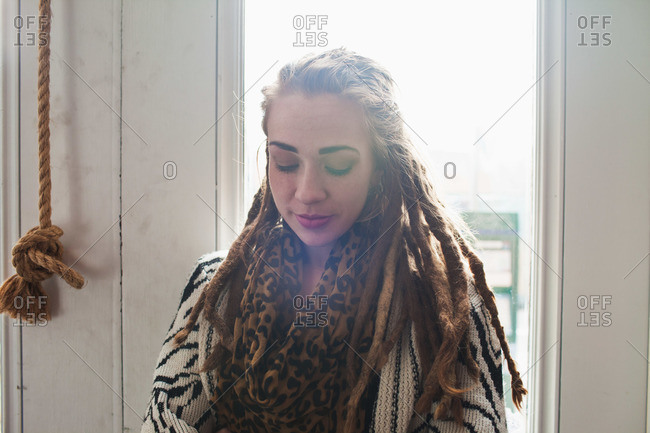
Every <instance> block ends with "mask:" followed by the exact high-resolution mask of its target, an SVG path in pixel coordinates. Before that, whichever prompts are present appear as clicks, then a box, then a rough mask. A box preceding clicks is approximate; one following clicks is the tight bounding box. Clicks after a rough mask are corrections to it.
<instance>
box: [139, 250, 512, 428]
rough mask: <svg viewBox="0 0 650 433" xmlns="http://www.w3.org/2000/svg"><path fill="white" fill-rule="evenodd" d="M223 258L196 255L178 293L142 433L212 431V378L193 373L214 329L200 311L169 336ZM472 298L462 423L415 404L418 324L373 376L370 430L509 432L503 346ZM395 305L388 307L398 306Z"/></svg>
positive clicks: (211, 344)
mask: <svg viewBox="0 0 650 433" xmlns="http://www.w3.org/2000/svg"><path fill="white" fill-rule="evenodd" d="M225 255H226V252H225V251H216V252H212V253H209V254H206V255H204V256H201V258H199V260H198V261H197V263H196V266H195V268H194V271H193V272H192V274H191V276H190V278H189V281H188V283H187V285H186V286H185V289H184V290H183V294H182V298H181V301H180V305H179V308H178V311H177V313H176V316H175V317H174V320H173V322H172V324H171V326H170V328H169V330H168V332H167V336H166V338H165V340H164V342H163V346H162V350H161V352H160V355H159V357H158V363H157V366H156V370H155V372H154V381H153V392H152V395H151V399H150V401H149V404H148V406H147V410H146V414H145V419H144V424H143V426H142V431H141V433H153V432H156V433H157V432H175V433H180V432H184V433H216V430H215V427H216V420H215V414H214V411H213V410H212V409H211V402H210V400H209V396H210V395H213V393H214V388H213V385H212V384H213V383H214V382H213V377H212V374H211V373H210V372H207V373H200V374H199V373H198V370H199V368H200V366H201V365H203V362H204V361H205V359H206V356H207V355H208V354H209V353H210V349H211V348H212V347H214V344H216V335H215V332H214V329H213V328H212V327H211V326H210V325H209V323H208V322H207V321H206V320H205V319H204V318H203V315H201V316H200V318H199V320H198V321H197V324H196V325H195V326H194V328H193V330H192V332H191V333H190V334H189V336H188V338H187V340H186V341H185V342H184V343H183V344H182V345H181V346H180V347H178V348H176V347H174V345H173V337H174V335H175V334H176V333H177V332H178V330H180V329H181V328H183V327H184V325H185V324H186V323H187V318H188V316H189V314H190V312H191V310H192V307H193V306H194V304H195V303H196V300H197V299H198V296H199V294H200V293H201V290H202V289H203V287H204V286H205V285H206V284H207V283H208V282H209V281H210V279H211V278H212V276H213V275H214V274H215V272H216V270H217V268H218V266H219V263H221V262H222V261H223V259H224V258H225ZM227 296H228V292H227V291H225V292H224V294H223V295H222V296H221V297H220V299H219V302H218V303H217V305H216V307H215V308H217V309H218V310H219V311H220V312H221V313H223V310H224V308H225V305H226V302H225V301H226V300H227ZM469 297H470V304H471V321H470V329H469V332H470V343H471V351H472V355H473V356H474V358H475V359H476V360H477V361H478V365H479V367H480V370H481V374H480V383H479V384H478V385H477V386H475V387H474V388H473V389H472V390H471V391H469V392H466V393H465V395H464V396H463V413H464V426H463V427H461V426H459V425H458V424H456V423H455V422H452V421H441V420H434V419H433V414H434V412H435V409H436V407H437V405H438V403H437V402H434V403H433V405H432V407H431V411H430V412H429V413H428V414H426V416H424V417H422V416H420V415H418V414H417V413H415V411H414V409H413V407H414V405H415V402H416V401H417V398H418V397H419V394H418V389H419V383H420V381H421V377H420V376H421V374H422V372H421V371H420V357H419V354H418V351H417V346H416V343H415V341H416V340H415V328H414V327H412V326H406V327H405V329H404V332H403V333H402V336H401V337H400V339H399V341H398V343H397V344H396V345H395V347H394V348H393V351H392V352H391V354H390V357H389V360H388V362H387V363H386V364H385V365H384V367H383V368H382V369H381V370H380V372H379V378H378V379H375V381H374V384H375V387H376V390H375V393H374V394H375V395H374V396H375V398H374V405H373V407H372V409H370V410H369V411H368V412H369V413H371V414H372V418H371V420H370V422H369V423H366V425H367V426H368V427H367V429H368V431H369V432H370V433H395V432H397V433H407V432H409V433H410V432H423V433H424V432H434V433H461V432H479V433H490V432H495V433H504V432H507V428H506V415H505V404H504V399H503V383H502V356H501V346H500V343H499V340H498V338H497V336H496V332H495V330H494V328H492V326H491V325H490V320H489V317H490V316H489V312H488V310H487V308H486V307H485V305H484V304H483V300H482V298H481V296H480V295H479V294H478V293H477V292H476V289H475V288H474V287H473V286H472V285H470V292H469ZM398 307H399V306H396V308H394V309H393V311H395V310H398V311H399V308H398ZM396 319H397V317H395V315H392V316H391V317H390V318H389V323H388V327H389V331H388V332H390V330H391V329H393V328H394V326H395V321H396ZM472 384H473V381H472V379H471V378H470V376H469V374H468V372H467V369H466V368H465V366H464V365H461V382H460V387H461V388H468V387H470V386H471V385H472ZM216 404H218V402H217V403H216ZM232 433H244V432H232ZM250 433H253V432H250Z"/></svg>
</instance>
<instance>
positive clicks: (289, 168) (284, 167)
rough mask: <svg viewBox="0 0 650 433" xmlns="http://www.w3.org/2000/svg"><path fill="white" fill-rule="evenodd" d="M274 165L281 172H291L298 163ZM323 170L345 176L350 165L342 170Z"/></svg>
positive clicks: (295, 168) (334, 174) (350, 168)
mask: <svg viewBox="0 0 650 433" xmlns="http://www.w3.org/2000/svg"><path fill="white" fill-rule="evenodd" d="M275 167H276V168H277V169H278V170H279V171H281V172H282V173H292V172H294V171H296V170H297V169H298V165H278V164H276V165H275ZM325 170H327V172H328V173H329V174H331V175H332V176H345V175H346V174H348V173H349V172H350V170H352V167H348V168H344V169H343V170H335V169H333V168H329V167H325Z"/></svg>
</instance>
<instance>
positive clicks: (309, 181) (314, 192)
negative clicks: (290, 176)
mask: <svg viewBox="0 0 650 433" xmlns="http://www.w3.org/2000/svg"><path fill="white" fill-rule="evenodd" d="M297 182H298V184H297V185H296V199H298V200H299V201H300V202H302V203H304V204H306V205H309V204H312V203H317V202H319V201H321V200H324V199H325V198H326V197H327V191H326V190H325V185H324V184H323V180H322V178H321V177H320V175H319V173H318V169H317V168H315V167H313V166H312V167H310V166H306V167H305V169H304V170H302V173H300V174H299V175H298V179H297Z"/></svg>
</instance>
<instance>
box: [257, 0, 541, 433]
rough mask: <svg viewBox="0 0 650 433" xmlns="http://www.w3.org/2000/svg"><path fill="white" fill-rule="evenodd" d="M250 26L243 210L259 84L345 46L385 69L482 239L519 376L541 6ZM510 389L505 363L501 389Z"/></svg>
mask: <svg viewBox="0 0 650 433" xmlns="http://www.w3.org/2000/svg"><path fill="white" fill-rule="evenodd" d="M468 11H471V13H469V12H468ZM244 17H245V25H244V28H245V33H244V41H245V51H244V53H245V57H244V65H245V66H244V77H245V78H244V89H246V92H247V93H246V95H245V103H246V110H245V128H244V143H245V158H246V159H245V161H246V164H245V167H246V168H247V171H246V172H245V179H246V180H245V185H244V192H245V205H244V206H245V209H248V207H250V203H251V202H252V196H253V194H254V193H255V191H256V190H257V189H258V188H259V185H260V182H261V179H262V177H263V175H264V166H265V165H264V164H265V156H264V151H263V149H264V148H263V145H264V139H265V137H264V134H263V132H262V130H261V124H260V121H261V118H262V112H261V108H260V103H261V101H262V95H261V92H260V90H261V87H262V85H263V84H266V83H269V82H271V81H273V80H274V79H275V77H276V75H277V71H278V69H279V68H280V67H281V66H282V65H283V64H285V63H286V62H288V61H290V60H293V59H296V58H299V57H300V56H302V55H304V54H306V53H308V52H315V51H322V50H327V49H331V48H336V47H341V46H344V47H346V48H348V49H351V50H354V51H357V52H358V53H360V54H363V55H365V56H368V57H371V58H373V59H375V60H377V61H379V62H380V63H381V64H383V65H384V66H385V67H386V68H387V69H388V70H389V71H390V72H391V73H392V74H393V77H394V78H395V80H396V82H397V84H398V87H399V89H398V91H399V101H400V102H399V104H400V108H401V110H402V112H403V116H404V119H405V121H406V123H407V128H408V129H409V130H410V131H409V132H410V134H411V138H412V140H413V142H414V143H415V144H416V145H417V146H418V148H419V149H420V151H421V152H422V154H423V155H424V156H425V157H426V159H427V160H428V163H429V166H430V167H429V168H430V169H429V171H430V173H432V176H433V181H434V184H435V186H436V188H437V191H438V193H439V194H440V196H441V198H442V199H443V200H444V201H445V202H446V203H448V204H450V205H451V206H452V207H453V208H454V209H456V210H457V211H458V212H459V213H461V215H462V216H463V218H464V219H465V220H466V221H467V222H468V223H470V225H471V226H472V228H473V229H474V230H475V232H476V236H477V238H478V240H479V242H478V245H476V247H477V248H478V251H479V256H480V257H481V259H482V260H483V261H484V263H485V267H486V275H487V279H488V284H489V285H490V286H491V287H492V288H493V290H494V291H495V293H496V296H497V303H498V307H499V312H500V318H501V321H502V324H503V326H504V328H505V330H506V334H507V335H508V339H509V342H510V345H511V350H512V353H513V356H514V358H515V360H516V362H517V364H518V366H519V369H520V371H521V373H522V375H524V374H525V372H526V369H527V367H526V366H527V365H528V364H529V359H528V358H529V357H528V340H529V332H528V322H529V321H528V317H529V311H528V299H529V287H530V269H531V266H530V265H531V255H532V254H531V249H530V245H532V242H531V237H532V224H531V219H532V218H531V216H532V212H531V209H532V203H533V194H532V191H533V188H532V166H533V164H532V163H533V155H534V150H535V149H534V143H535V90H534V88H535V83H536V64H535V59H536V50H535V47H536V40H535V36H536V28H535V25H536V24H535V23H536V3H535V2H533V1H526V2H514V1H510V2H503V3H500V4H496V5H495V4H493V3H485V2H480V1H468V2H450V3H445V4H422V3H418V2H415V1H407V2H405V3H404V2H403V3H401V4H400V7H399V8H398V7H396V6H395V3H394V2H391V3H388V2H354V3H349V2H342V1H338V0H337V1H328V2H311V3H309V4H305V3H304V2H283V3H282V5H281V6H280V5H278V4H277V3H268V2H261V1H249V2H247V3H246V7H245V13H244ZM258 151H259V152H258ZM251 167H257V169H248V168H251ZM523 379H524V383H527V380H526V376H524V377H523ZM509 388H510V376H509V374H508V370H507V368H506V366H505V364H504V390H509ZM525 403H526V399H525V400H524V404H525ZM506 405H507V408H508V424H509V428H510V430H511V431H513V432H524V431H526V418H525V411H524V413H523V414H520V413H519V412H518V411H516V409H515V408H514V405H513V403H512V400H511V393H510V392H509V391H507V392H506Z"/></svg>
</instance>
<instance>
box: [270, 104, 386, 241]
mask: <svg viewBox="0 0 650 433" xmlns="http://www.w3.org/2000/svg"><path fill="white" fill-rule="evenodd" d="M363 120H364V118H363V112H362V110H361V109H360V108H359V107H358V106H357V105H355V104H354V103H353V102H352V101H349V100H346V99H344V98H342V97H340V96H336V95H332V94H323V95H317V96H312V97H307V96H305V95H303V94H300V93H293V94H288V95H282V96H279V97H278V98H277V99H275V100H274V102H273V104H272V106H271V108H270V111H269V113H268V118H267V134H268V137H267V138H268V148H269V173H268V176H269V184H270V186H271V192H272V194H273V199H274V200H275V205H276V206H277V208H278V210H279V212H280V214H281V215H282V218H283V219H284V220H285V221H286V222H287V223H288V224H289V227H291V229H292V230H293V231H294V232H295V233H296V234H297V235H298V237H300V239H301V240H302V241H303V242H304V244H305V245H306V246H307V247H308V248H309V247H312V248H316V247H318V250H320V251H323V252H324V251H326V252H327V253H329V251H330V250H331V248H332V247H333V246H334V243H335V241H336V240H337V239H338V238H339V237H340V236H341V235H342V234H343V233H345V232H346V231H347V230H348V229H349V228H350V227H351V226H352V224H353V223H354V222H355V221H356V220H357V218H358V217H359V214H360V213H361V210H362V209H363V206H364V203H365V201H366V197H367V195H368V189H369V187H370V184H371V178H373V172H374V163H373V155H372V151H371V140H370V137H369V135H368V133H367V132H366V130H365V127H364V122H363ZM373 182H374V178H373Z"/></svg>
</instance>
